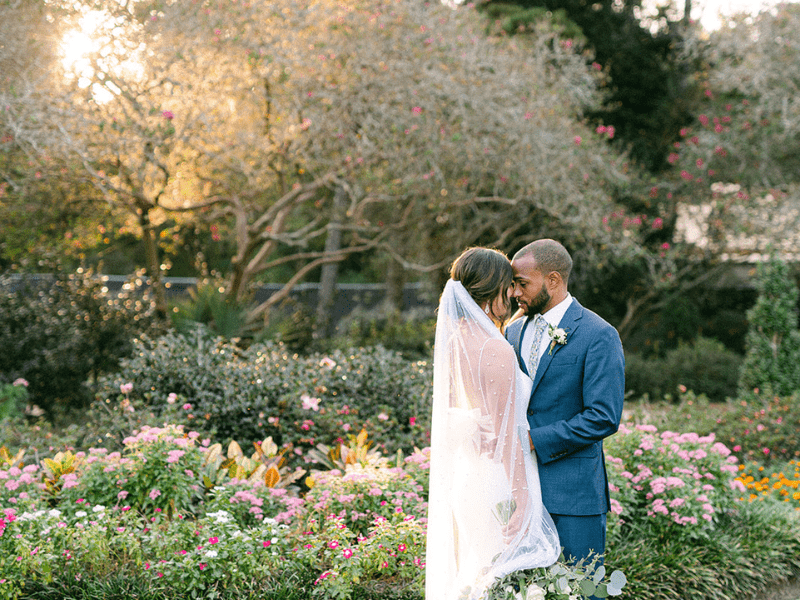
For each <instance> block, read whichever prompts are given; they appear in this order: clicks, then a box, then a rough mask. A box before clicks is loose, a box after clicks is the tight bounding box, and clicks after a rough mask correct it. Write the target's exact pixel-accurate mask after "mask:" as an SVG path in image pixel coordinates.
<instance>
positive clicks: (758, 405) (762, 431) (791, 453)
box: [714, 392, 800, 463]
mask: <svg viewBox="0 0 800 600" xmlns="http://www.w3.org/2000/svg"><path fill="white" fill-rule="evenodd" d="M714 431H716V432H717V437H719V439H721V440H723V441H724V442H725V443H726V444H728V445H729V446H730V447H731V448H732V449H733V451H734V452H735V453H736V455H737V456H739V457H740V458H741V459H742V460H757V461H760V462H764V463H768V462H772V461H776V460H777V461H786V460H789V459H792V458H798V457H800V436H798V435H797V432H798V431H800V392H797V393H795V394H792V395H791V396H771V395H766V394H763V393H751V394H745V395H743V396H740V397H739V399H737V401H736V402H732V403H730V404H729V405H728V406H727V410H725V411H724V412H722V413H721V414H720V416H719V417H718V418H717V420H716V423H715V424H714Z"/></svg>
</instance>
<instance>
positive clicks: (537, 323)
mask: <svg viewBox="0 0 800 600" xmlns="http://www.w3.org/2000/svg"><path fill="white" fill-rule="evenodd" d="M545 329H547V321H546V320H545V318H544V317H543V316H542V315H537V317H536V319H534V322H533V344H532V345H531V356H530V358H529V359H528V373H529V374H530V376H531V379H535V378H536V369H537V368H538V367H539V346H541V345H542V336H543V335H544V330H545Z"/></svg>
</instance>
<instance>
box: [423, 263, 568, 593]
mask: <svg viewBox="0 0 800 600" xmlns="http://www.w3.org/2000/svg"><path fill="white" fill-rule="evenodd" d="M512 276H513V275H512V270H511V264H510V263H509V261H508V258H506V256H505V255H504V254H502V253H501V252H498V251H496V250H491V249H487V248H470V249H468V250H466V251H465V252H464V253H463V254H462V255H461V256H460V257H459V258H458V259H456V261H455V262H454V263H453V266H452V269H451V271H450V280H449V281H448V282H447V285H446V286H445V288H444V291H443V292H442V296H441V299H440V302H439V309H438V317H437V322H436V343H435V347H434V377H433V386H434V390H433V417H432V423H431V469H430V496H429V506H428V533H427V555H426V570H425V581H426V583H425V597H426V599H427V600H450V599H453V600H479V599H480V598H482V597H484V595H485V593H486V591H487V590H488V589H489V588H490V587H491V586H492V584H493V583H494V581H495V579H496V578H500V577H503V576H505V575H507V574H509V573H512V572H514V571H518V570H520V569H528V568H534V567H546V566H550V565H552V564H553V563H555V562H556V560H557V559H558V557H559V554H560V545H559V541H558V534H557V533H556V529H555V526H554V525H553V521H552V519H551V518H550V515H549V514H548V513H547V511H546V510H545V509H544V506H543V505H542V498H541V490H540V487H539V476H538V471H537V466H536V460H535V458H534V457H533V456H532V454H531V450H530V442H529V436H528V422H527V419H526V416H525V412H526V409H527V406H528V399H529V396H530V392H531V381H530V379H529V378H528V377H527V376H526V375H524V374H523V373H522V371H521V370H520V368H519V366H518V363H517V359H516V355H515V353H514V350H513V349H512V347H511V345H510V344H509V343H508V342H507V341H506V340H505V338H504V337H503V334H502V332H501V330H500V327H501V324H502V323H503V321H504V320H505V318H506V315H507V313H508V309H509V300H508V294H507V293H508V291H509V289H510V287H511V283H512Z"/></svg>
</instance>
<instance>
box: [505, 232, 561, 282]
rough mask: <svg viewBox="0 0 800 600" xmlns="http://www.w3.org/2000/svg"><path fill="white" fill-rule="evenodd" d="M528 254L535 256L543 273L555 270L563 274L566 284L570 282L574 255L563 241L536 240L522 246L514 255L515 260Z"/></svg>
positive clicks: (537, 264)
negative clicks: (572, 255) (570, 253)
mask: <svg viewBox="0 0 800 600" xmlns="http://www.w3.org/2000/svg"><path fill="white" fill-rule="evenodd" d="M528 254H530V255H532V256H533V259H534V260H535V261H536V266H537V267H538V268H539V270H540V271H541V272H542V274H544V275H547V274H548V273H552V272H553V271H555V272H556V273H558V274H559V275H561V279H563V280H564V283H565V284H566V283H568V282H569V275H570V273H572V257H571V256H570V255H569V252H568V251H567V249H566V248H565V247H564V246H563V245H562V244H561V243H559V242H557V241H556V240H550V239H543V240H536V241H534V242H531V243H530V244H528V245H527V246H524V247H523V248H520V249H519V250H518V251H517V253H516V254H515V255H514V260H516V259H518V258H521V257H523V256H526V255H528Z"/></svg>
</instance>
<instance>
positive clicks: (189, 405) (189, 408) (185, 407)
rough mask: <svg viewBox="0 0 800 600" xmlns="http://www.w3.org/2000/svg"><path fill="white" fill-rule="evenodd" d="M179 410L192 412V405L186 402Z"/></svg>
mask: <svg viewBox="0 0 800 600" xmlns="http://www.w3.org/2000/svg"><path fill="white" fill-rule="evenodd" d="M181 408H183V410H192V405H191V404H189V403H188V402H187V403H186V404H184V405H183V406H182V407H181Z"/></svg>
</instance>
